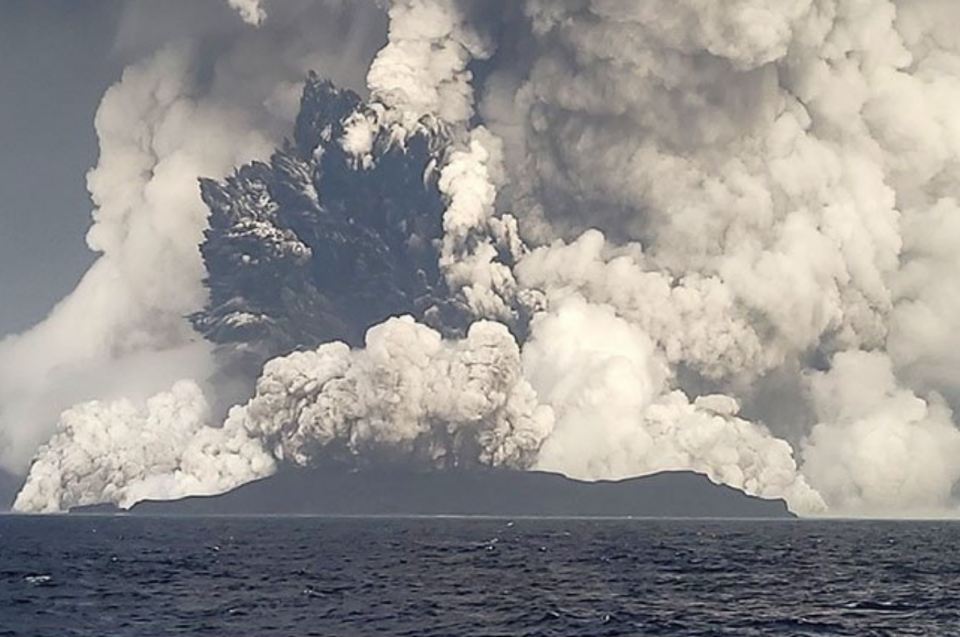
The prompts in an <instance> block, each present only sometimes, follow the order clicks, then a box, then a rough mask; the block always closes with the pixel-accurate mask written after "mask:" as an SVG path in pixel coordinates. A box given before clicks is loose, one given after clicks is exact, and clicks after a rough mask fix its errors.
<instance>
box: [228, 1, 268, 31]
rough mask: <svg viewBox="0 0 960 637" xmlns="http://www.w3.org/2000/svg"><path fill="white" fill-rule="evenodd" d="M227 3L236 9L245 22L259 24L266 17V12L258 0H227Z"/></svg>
mask: <svg viewBox="0 0 960 637" xmlns="http://www.w3.org/2000/svg"><path fill="white" fill-rule="evenodd" d="M227 3H228V4H229V5H230V6H231V7H233V8H234V9H236V10H237V12H238V13H239V14H240V17H241V18H243V21H244V22H246V23H247V24H251V25H253V26H260V24H261V23H262V22H263V21H264V20H266V19H267V12H266V10H265V9H264V8H263V7H261V6H260V0H227Z"/></svg>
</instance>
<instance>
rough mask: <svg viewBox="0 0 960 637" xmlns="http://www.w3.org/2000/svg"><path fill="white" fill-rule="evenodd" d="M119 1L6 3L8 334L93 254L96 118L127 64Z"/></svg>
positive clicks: (1, 228)
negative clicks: (119, 37) (90, 184)
mask: <svg viewBox="0 0 960 637" xmlns="http://www.w3.org/2000/svg"><path fill="white" fill-rule="evenodd" d="M120 4H121V3H120V2H119V1H117V0H42V1H40V2H38V1H37V0H0V7H2V17H0V149H2V152H0V195H2V196H0V291H2V298H3V302H2V304H0V334H7V333H10V332H15V331H20V330H22V329H24V328H26V327H29V326H30V325H32V324H33V323H35V322H36V321H37V320H39V319H40V318H42V317H43V315H45V314H46V312H47V311H48V310H49V309H50V308H51V307H52V305H53V304H54V303H56V302H57V301H58V300H59V299H61V298H63V296H64V295H65V294H66V293H67V292H69V291H70V290H71V289H72V288H73V287H74V285H75V284H76V282H77V280H78V279H79V277H80V276H81V274H82V273H83V272H84V270H86V268H87V266H88V265H89V264H90V263H91V262H92V260H93V256H94V255H93V254H92V253H91V252H90V251H89V250H88V249H87V247H86V244H85V242H84V234H85V232H86V229H87V227H88V226H89V224H90V209H91V207H92V206H91V203H90V199H89V197H88V195H87V191H86V186H85V173H86V171H87V169H88V168H89V167H91V166H92V165H93V163H94V162H95V161H96V157H97V141H96V136H95V134H94V130H93V116H94V113H95V112H96V108H97V104H98V103H99V101H100V97H101V96H102V94H103V92H104V90H105V89H106V88H107V87H108V86H109V85H110V84H112V83H113V82H114V81H115V80H116V79H117V78H118V77H119V75H120V72H121V71H122V69H123V66H124V65H123V63H122V60H121V58H120V56H119V55H116V54H113V53H112V50H113V45H114V40H115V33H116V29H117V22H118V17H119V13H120V11H119V6H120Z"/></svg>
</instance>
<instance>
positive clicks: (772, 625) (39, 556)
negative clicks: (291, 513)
mask: <svg viewBox="0 0 960 637" xmlns="http://www.w3.org/2000/svg"><path fill="white" fill-rule="evenodd" d="M958 545H960V525H957V524H949V523H935V522H931V523H908V522H900V523H888V522H808V521H803V522H751V521H734V522H730V521H639V520H635V521H631V520H516V521H514V522H510V521H507V520H490V519H486V520H477V519H469V520H468V519H324V518H284V519H268V518H259V519H257V518H219V519H217V518H206V519H202V518H180V519H162V518H139V517H137V518H135V517H113V518H111V517H37V518H25V517H14V516H6V517H0V635H17V636H20V635H23V636H29V637H46V636H49V637H69V636H72V635H84V636H87V635H89V636H95V637H106V636H120V635H122V636H127V635H129V636H136V637H160V636H164V635H223V636H226V637H241V636H247V635H249V636H251V637H254V636H255V637H266V636H272V635H283V636H287V637H299V636H305V635H323V636H334V635H343V636H358V635H410V636H417V637H423V636H430V635H442V636H451V637H452V636H456V637H463V636H467V635H558V636H564V637H567V636H574V635H589V636H591V637H593V636H600V635H736V636H738V637H742V636H749V635H856V636H858V637H864V636H870V635H925V636H939V635H960V551H958V550H957V548H958Z"/></svg>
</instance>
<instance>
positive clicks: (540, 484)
mask: <svg viewBox="0 0 960 637" xmlns="http://www.w3.org/2000/svg"><path fill="white" fill-rule="evenodd" d="M131 512H132V513H137V514H150V515H242V514H269V515H307V514H322V515H496V516H522V515H533V516H571V517H588V516H637V517H720V518H743V517H748V518H789V517H794V516H793V515H792V514H791V513H790V512H789V511H788V510H787V507H786V504H785V503H784V501H783V500H764V499H761V498H756V497H752V496H748V495H746V494H744V493H743V492H742V491H739V490H737V489H733V488H731V487H727V486H720V485H716V484H714V483H712V482H710V480H708V479H707V478H706V477H705V476H703V475H700V474H697V473H693V472H688V471H677V472H664V473H658V474H655V475H651V476H645V477H641V478H631V479H628V480H621V481H601V482H583V481H579V480H572V479H570V478H566V477H564V476H562V475H559V474H555V473H546V472H541V471H511V470H503V469H486V470H484V469H473V470H462V469H459V470H447V471H416V470H412V469H404V468H398V467H386V466H378V467H369V468H366V469H363V470H356V471H351V470H348V469H344V468H342V467H325V468H317V469H298V470H287V471H281V472H280V473H278V474H277V475H275V476H272V477H269V478H265V479H262V480H257V481H255V482H251V483H249V484H245V485H243V486H240V487H238V488H236V489H234V490H232V491H230V492H228V493H225V494H222V495H217V496H195V497H189V498H183V499H181V500H173V501H162V502H161V501H145V502H141V503H139V504H137V505H135V506H134V507H133V508H132V509H131Z"/></svg>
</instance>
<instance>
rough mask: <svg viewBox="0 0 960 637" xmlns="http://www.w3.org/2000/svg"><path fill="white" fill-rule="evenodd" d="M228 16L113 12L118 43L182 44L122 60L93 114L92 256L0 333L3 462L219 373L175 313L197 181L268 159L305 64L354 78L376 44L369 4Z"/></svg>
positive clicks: (162, 7)
mask: <svg viewBox="0 0 960 637" xmlns="http://www.w3.org/2000/svg"><path fill="white" fill-rule="evenodd" d="M224 14H226V15H227V17H229V18H232V17H233V16H232V15H230V14H229V13H227V9H226V5H225V4H222V3H221V2H216V3H212V4H211V3H202V2H198V3H177V6H172V5H169V3H143V2H131V3H130V5H129V7H128V9H127V11H126V13H125V15H124V16H123V19H122V21H121V28H120V33H119V35H118V46H119V47H133V48H134V49H136V47H138V46H139V43H141V42H150V41H161V42H163V41H170V40H174V39H175V38H176V40H175V43H174V44H171V45H170V46H166V47H164V48H162V49H161V50H159V51H157V52H154V53H152V54H149V55H146V56H144V57H143V58H142V59H140V60H139V61H137V62H135V63H134V64H132V65H131V66H130V67H128V68H127V69H126V70H125V72H124V74H123V77H122V78H121V79H120V80H119V81H118V82H117V84H115V85H114V86H113V87H111V88H110V89H109V90H108V91H107V93H106V94H105V95H104V98H103V101H102V103H101V105H100V108H99V110H98V113H97V117H96V122H95V124H96V129H97V135H98V137H99V139H100V159H99V162H98V164H97V166H96V167H95V168H94V169H93V170H91V172H90V173H89V175H88V187H89V190H90V192H91V195H92V198H93V201H94V203H95V205H96V210H95V211H94V214H93V225H92V227H91V229H90V232H89V235H88V243H89V244H90V246H91V248H92V249H93V250H95V251H97V252H99V253H100V257H99V258H98V260H97V261H96V263H95V264H94V265H93V267H92V268H91V269H90V270H89V271H88V272H87V273H86V274H85V275H84V276H83V278H82V280H81V282H80V284H79V285H78V286H77V289H76V290H74V292H73V293H71V294H70V295H69V296H68V297H66V298H65V299H64V300H63V301H61V302H60V303H59V304H58V306H57V307H55V308H54V309H53V311H52V312H51V313H50V315H49V316H48V317H47V318H46V319H45V320H44V321H42V322H41V323H40V324H38V325H37V326H36V327H34V328H33V329H31V330H29V331H27V332H26V333H24V334H21V335H18V336H11V337H8V338H6V339H4V340H3V341H0V465H2V466H4V467H5V468H8V469H10V470H12V471H15V472H22V471H23V470H25V468H26V467H27V465H28V464H29V461H30V458H31V456H32V455H33V454H34V452H35V451H36V448H37V447H38V445H39V444H41V443H42V442H43V441H45V440H46V439H47V438H48V437H49V436H50V434H51V432H52V431H53V428H54V426H55V424H56V422H57V416H58V414H59V413H60V412H61V411H62V410H64V409H66V408H67V407H69V406H70V405H72V404H75V403H77V402H79V401H85V400H90V399H94V398H101V399H108V400H113V399H116V398H119V397H128V398H130V399H131V400H134V401H137V402H142V401H143V400H145V399H146V398H147V397H148V396H150V395H152V394H154V393H156V392H158V391H161V390H163V389H165V388H168V387H170V385H171V384H172V383H173V382H175V381H176V380H178V379H180V378H183V377H185V376H189V377H192V378H195V379H197V380H198V381H200V382H201V383H204V384H206V381H207V379H208V378H210V377H214V376H217V375H218V374H217V372H216V367H217V364H216V362H215V361H214V360H213V358H212V356H211V348H210V347H209V345H207V344H205V343H203V342H202V341H201V340H200V339H198V338H197V335H196V333H195V332H194V331H193V330H192V329H191V326H190V323H189V321H188V320H187V319H186V318H185V317H186V316H187V315H189V314H191V313H193V312H196V311H198V310H200V309H201V308H202V307H203V304H204V302H205V300H206V298H207V292H206V290H205V289H204V286H203V284H202V279H203V277H204V274H205V273H204V266H203V262H202V260H201V256H200V253H199V251H198V250H197V244H198V243H199V242H200V241H202V240H203V230H204V227H205V226H206V223H207V222H206V218H207V215H208V212H209V211H208V209H207V208H206V206H205V205H204V203H203V201H202V200H201V198H200V193H199V191H198V188H197V178H198V177H199V176H207V177H221V176H225V175H226V174H228V173H229V172H230V171H231V170H232V169H233V168H234V167H235V166H237V165H238V164H240V163H243V162H246V161H249V160H250V159H252V158H255V157H267V156H269V153H270V152H271V150H272V148H273V147H274V146H275V145H276V143H277V142H278V141H279V140H280V139H281V138H282V137H283V135H285V134H287V132H288V131H289V127H290V123H291V122H292V120H293V118H294V117H295V115H296V113H297V104H298V99H299V94H300V91H301V89H302V81H303V77H304V76H305V74H306V73H307V71H308V70H309V69H310V68H312V67H318V68H324V69H325V70H326V72H327V73H328V74H329V75H330V76H331V77H333V78H335V79H336V80H337V81H338V82H339V83H341V84H342V85H346V86H354V87H361V86H362V85H363V82H362V77H363V73H364V71H365V69H366V66H367V65H368V64H369V60H370V58H372V56H373V55H374V53H375V52H376V50H377V48H378V47H379V46H380V45H381V41H380V39H381V38H382V37H383V35H382V31H381V28H382V24H380V23H379V21H378V13H377V12H376V10H375V7H373V6H372V5H371V4H367V3H337V2H322V3H313V2H300V1H297V0H293V1H292V2H284V3H283V5H282V7H277V11H275V12H274V13H273V15H272V16H271V20H270V21H269V23H265V24H264V25H263V26H261V28H259V29H251V28H250V27H249V26H246V25H244V24H242V23H239V22H240V21H239V20H233V19H230V20H229V23H228V24H224ZM235 23H239V24H235ZM156 25H160V26H156ZM163 25H166V26H163ZM345 25H346V26H345ZM158 28H159V29H160V31H159V32H157V29H158ZM167 29H169V30H170V31H168V30H167ZM211 34H213V35H215V36H216V37H211ZM344 34H346V36H345V37H344ZM334 36H336V40H335V39H334ZM211 55H212V56H214V58H215V60H213V61H210V60H209V59H208V56H211ZM221 389H222V387H221ZM227 393H228V394H230V393H233V392H229V391H228V392H227Z"/></svg>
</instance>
